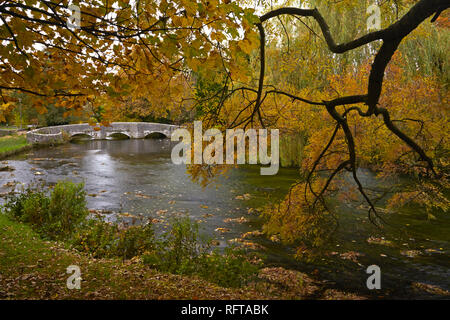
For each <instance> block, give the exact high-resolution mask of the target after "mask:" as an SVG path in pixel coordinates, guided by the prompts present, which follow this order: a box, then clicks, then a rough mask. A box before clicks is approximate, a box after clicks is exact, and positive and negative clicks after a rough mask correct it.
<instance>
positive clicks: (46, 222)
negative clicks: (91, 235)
mask: <svg viewBox="0 0 450 320" xmlns="http://www.w3.org/2000/svg"><path fill="white" fill-rule="evenodd" d="M83 187H84V185H83V184H82V183H80V184H74V183H72V182H70V181H62V182H58V183H57V184H56V185H55V187H54V189H53V191H52V193H51V194H50V196H47V194H46V193H45V192H44V191H42V188H41V187H36V186H28V187H27V188H26V189H25V190H23V191H22V192H21V193H20V194H18V195H13V196H10V197H9V198H8V199H7V201H6V204H5V205H4V211H5V212H6V214H8V215H9V216H10V217H12V218H14V219H16V220H18V221H21V222H24V223H28V224H30V225H31V226H32V227H33V228H34V229H35V230H36V231H37V232H39V233H40V234H41V235H42V236H44V237H46V238H50V239H60V240H62V239H64V238H67V237H69V236H70V235H71V234H72V233H73V231H74V230H75V228H76V226H77V225H78V224H80V223H81V222H82V221H83V220H85V219H86V217H87V215H88V210H87V208H86V194H85V192H84V189H83Z"/></svg>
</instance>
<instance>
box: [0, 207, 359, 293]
mask: <svg viewBox="0 0 450 320" xmlns="http://www.w3.org/2000/svg"><path fill="white" fill-rule="evenodd" d="M69 265H77V266H79V267H80V270H81V278H82V281H81V289H80V290H76V289H74V290H69V289H67V287H66V280H67V278H68V277H69V274H67V273H66V268H67V267H68V266H69ZM319 292H320V296H317V294H318V293H319ZM311 297H314V298H322V299H357V298H358V297H357V296H355V295H351V294H344V293H341V292H337V291H335V290H322V289H321V287H320V284H319V283H318V282H316V281H313V280H312V279H310V278H309V277H307V276H306V275H304V274H301V273H299V272H294V271H289V270H284V269H282V268H265V269H262V270H261V272H260V275H259V281H258V282H257V283H252V284H249V285H248V286H246V287H242V288H237V289H236V288H223V287H220V286H218V285H215V284H212V283H210V282H207V281H205V280H202V279H200V278H198V277H195V276H180V275H174V274H169V273H164V272H159V271H156V270H154V269H151V268H149V267H148V266H147V265H145V264H143V263H142V262H141V259H138V258H136V259H131V260H125V261H123V260H121V259H93V258H90V257H88V256H87V255H85V254H83V253H80V252H78V251H76V250H70V249H68V248H67V246H65V245H64V244H63V243H58V242H55V241H45V240H43V239H41V238H40V236H39V235H38V234H37V233H36V232H35V231H34V230H32V229H31V227H30V226H28V225H25V224H23V223H19V222H15V221H12V220H10V219H9V218H8V217H6V216H5V215H2V214H0V299H304V298H311Z"/></svg>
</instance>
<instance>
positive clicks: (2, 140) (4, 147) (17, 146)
mask: <svg viewBox="0 0 450 320" xmlns="http://www.w3.org/2000/svg"><path fill="white" fill-rule="evenodd" d="M30 146H31V145H30V144H29V143H28V142H27V138H26V136H25V135H20V136H19V135H13V136H6V137H0V157H5V156H8V155H11V154H13V153H15V152H18V151H22V150H25V149H27V148H29V147H30Z"/></svg>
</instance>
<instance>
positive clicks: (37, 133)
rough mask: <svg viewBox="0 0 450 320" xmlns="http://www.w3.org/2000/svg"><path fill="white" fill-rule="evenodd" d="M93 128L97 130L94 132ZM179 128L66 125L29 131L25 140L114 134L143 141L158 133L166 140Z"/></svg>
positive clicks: (128, 124)
mask: <svg viewBox="0 0 450 320" xmlns="http://www.w3.org/2000/svg"><path fill="white" fill-rule="evenodd" d="M94 128H99V130H98V129H97V130H95V129H94ZM177 128H179V126H176V125H171V124H163V123H152V122H112V123H111V124H110V125H109V126H101V125H96V126H91V125H89V124H88V123H82V124H67V125H62V126H53V127H44V128H39V129H35V130H32V131H29V132H28V133H27V140H28V142H30V143H33V144H47V143H59V142H62V141H64V139H65V138H66V137H67V138H71V137H74V136H77V135H85V136H90V137H91V138H92V139H107V138H108V137H110V136H111V135H114V134H118V133H120V134H124V135H127V136H128V137H129V138H131V139H143V138H145V137H147V136H148V135H151V134H155V133H159V134H163V135H164V136H166V137H167V138H170V137H171V136H172V133H173V131H175V130H176V129H177Z"/></svg>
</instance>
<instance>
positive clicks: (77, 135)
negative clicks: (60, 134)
mask: <svg viewBox="0 0 450 320" xmlns="http://www.w3.org/2000/svg"><path fill="white" fill-rule="evenodd" d="M91 139H94V137H93V136H91V135H90V134H88V133H84V132H81V133H74V134H72V135H71V136H70V140H91Z"/></svg>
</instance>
